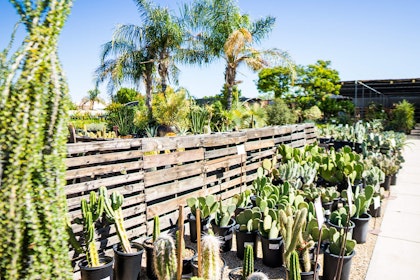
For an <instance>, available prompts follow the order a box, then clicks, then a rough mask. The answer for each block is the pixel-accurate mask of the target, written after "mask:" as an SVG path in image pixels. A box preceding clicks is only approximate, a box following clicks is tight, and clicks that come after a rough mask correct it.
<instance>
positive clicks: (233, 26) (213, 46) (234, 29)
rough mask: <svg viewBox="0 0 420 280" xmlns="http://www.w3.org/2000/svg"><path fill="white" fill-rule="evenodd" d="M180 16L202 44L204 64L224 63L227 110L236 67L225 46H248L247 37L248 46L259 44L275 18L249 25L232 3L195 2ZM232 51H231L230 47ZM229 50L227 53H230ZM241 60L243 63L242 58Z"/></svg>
mask: <svg viewBox="0 0 420 280" xmlns="http://www.w3.org/2000/svg"><path fill="white" fill-rule="evenodd" d="M183 14H184V20H185V21H186V22H188V24H189V26H190V28H191V29H193V30H196V32H197V33H198V34H199V36H197V37H198V38H199V39H200V40H199V41H200V42H201V43H202V45H201V46H200V47H201V49H202V50H203V51H204V54H205V56H204V57H205V59H204V61H206V62H212V61H213V60H216V59H221V58H225V59H226V62H227V65H226V71H225V85H226V86H227V88H228V102H227V108H228V109H230V108H231V106H232V86H233V85H234V84H235V79H236V68H237V67H234V65H233V64H231V63H232V62H231V61H230V60H231V59H232V57H228V55H229V56H230V55H231V53H228V54H227V53H226V51H225V48H226V46H229V45H230V46H233V44H235V42H234V41H236V40H239V39H241V40H242V41H243V42H244V43H246V44H248V43H250V42H248V41H249V40H248V38H250V37H251V38H252V40H251V41H252V42H254V43H258V42H260V41H261V40H262V39H263V38H265V37H266V36H267V35H268V34H269V32H270V31H271V30H272V27H273V26H274V23H275V18H274V17H270V16H268V17H265V18H261V19H259V20H256V21H251V19H250V16H249V15H248V14H242V13H241V11H240V9H239V7H238V5H237V1H235V0H196V1H195V2H194V3H193V4H192V5H191V6H189V7H187V6H185V9H184V12H183ZM238 46H239V45H238ZM247 47H248V45H247ZM233 49H235V47H234V46H233ZM233 49H229V50H232V51H233ZM241 51H243V49H241ZM267 54H268V52H267ZM253 56H255V54H253ZM235 58H236V57H235ZM242 60H245V57H244V58H243V59H242ZM239 63H240V61H239ZM232 66H233V67H232ZM232 79H233V80H232Z"/></svg>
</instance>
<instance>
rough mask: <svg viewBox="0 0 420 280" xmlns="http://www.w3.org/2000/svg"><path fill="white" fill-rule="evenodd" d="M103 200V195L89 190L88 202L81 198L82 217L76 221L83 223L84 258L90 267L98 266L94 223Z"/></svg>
mask: <svg viewBox="0 0 420 280" xmlns="http://www.w3.org/2000/svg"><path fill="white" fill-rule="evenodd" d="M104 207H105V202H104V197H103V196H101V195H99V196H98V195H96V193H95V192H94V191H91V192H90V195H89V202H88V201H87V200H86V199H85V198H82V200H81V208H82V219H81V220H77V222H79V223H81V224H82V225H83V233H84V243H85V254H86V260H87V262H88V265H89V266H90V267H96V266H100V265H101V264H100V262H99V254H98V249H97V248H96V245H95V223H96V221H97V220H98V219H99V218H100V217H101V216H102V213H103V211H104Z"/></svg>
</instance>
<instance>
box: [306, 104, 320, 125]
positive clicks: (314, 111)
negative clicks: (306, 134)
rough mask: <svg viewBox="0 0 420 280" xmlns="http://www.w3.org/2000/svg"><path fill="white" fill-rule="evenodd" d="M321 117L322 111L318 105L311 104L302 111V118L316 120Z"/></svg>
mask: <svg viewBox="0 0 420 280" xmlns="http://www.w3.org/2000/svg"><path fill="white" fill-rule="evenodd" d="M321 118H322V112H321V110H320V109H319V108H318V106H316V105H315V106H312V107H311V108H309V109H307V110H305V111H303V119H304V120H307V121H317V120H319V119H321Z"/></svg>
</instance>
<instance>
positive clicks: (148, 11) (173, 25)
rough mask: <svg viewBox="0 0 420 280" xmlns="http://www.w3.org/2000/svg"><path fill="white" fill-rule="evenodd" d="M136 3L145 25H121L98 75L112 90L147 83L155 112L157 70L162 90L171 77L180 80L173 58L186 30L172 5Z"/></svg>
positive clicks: (103, 56)
mask: <svg viewBox="0 0 420 280" xmlns="http://www.w3.org/2000/svg"><path fill="white" fill-rule="evenodd" d="M135 2H136V5H137V7H138V11H139V13H140V17H141V20H142V25H140V26H137V25H134V24H128V25H119V26H117V28H116V30H115V32H114V34H113V38H112V40H111V41H110V42H108V43H106V44H105V45H104V46H103V49H102V54H101V59H102V62H101V65H100V67H99V68H98V69H97V70H96V74H97V79H98V81H99V82H103V81H104V80H106V79H109V83H108V90H109V91H110V92H111V93H112V92H113V91H114V90H115V88H116V87H118V86H120V85H121V84H122V83H125V82H127V83H132V84H134V85H135V86H137V87H138V86H139V83H140V82H144V85H145V90H146V105H147V107H148V109H149V114H150V115H151V110H152V88H153V84H154V83H155V82H156V77H155V73H156V72H157V73H158V75H159V78H160V86H161V90H162V92H165V91H166V88H167V84H168V82H169V77H172V78H173V79H174V82H175V83H176V82H177V76H178V73H179V70H178V68H177V67H176V65H175V60H174V59H173V58H172V57H173V56H174V53H175V52H176V51H177V49H178V48H179V47H180V45H181V43H182V38H183V29H182V27H181V25H180V24H179V20H178V18H176V17H175V16H174V15H172V14H171V12H170V11H169V9H168V8H162V7H155V6H153V5H152V4H151V2H150V1H148V0H136V1H135Z"/></svg>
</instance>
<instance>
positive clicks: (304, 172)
mask: <svg viewBox="0 0 420 280" xmlns="http://www.w3.org/2000/svg"><path fill="white" fill-rule="evenodd" d="M318 168H319V164H318V163H317V162H316V161H314V162H306V163H305V164H303V165H302V169H301V180H302V183H303V184H304V185H306V186H309V185H311V184H312V183H313V182H314V181H315V180H316V178H317V175H318Z"/></svg>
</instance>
